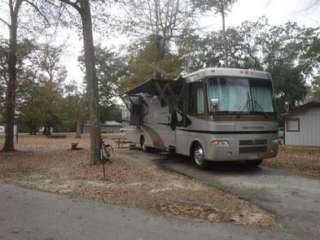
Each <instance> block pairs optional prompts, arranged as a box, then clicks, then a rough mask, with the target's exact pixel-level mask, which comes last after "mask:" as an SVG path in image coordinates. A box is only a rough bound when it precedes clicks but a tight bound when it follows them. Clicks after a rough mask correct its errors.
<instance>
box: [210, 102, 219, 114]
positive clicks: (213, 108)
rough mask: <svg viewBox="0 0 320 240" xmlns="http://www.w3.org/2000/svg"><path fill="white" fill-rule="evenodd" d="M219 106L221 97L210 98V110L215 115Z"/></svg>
mask: <svg viewBox="0 0 320 240" xmlns="http://www.w3.org/2000/svg"><path fill="white" fill-rule="evenodd" d="M218 106H219V98H211V99H210V106H209V107H210V112H212V113H213V114H214V115H215V114H216V111H217V109H218Z"/></svg>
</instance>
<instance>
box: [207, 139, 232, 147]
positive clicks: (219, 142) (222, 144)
mask: <svg viewBox="0 0 320 240" xmlns="http://www.w3.org/2000/svg"><path fill="white" fill-rule="evenodd" d="M211 143H212V144H213V145H216V146H217V147H230V144H229V141H227V140H213V141H211Z"/></svg>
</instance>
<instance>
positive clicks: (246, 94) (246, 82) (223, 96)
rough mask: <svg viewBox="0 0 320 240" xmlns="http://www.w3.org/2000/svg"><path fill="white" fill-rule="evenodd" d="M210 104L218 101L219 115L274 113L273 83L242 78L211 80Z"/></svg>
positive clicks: (209, 88)
mask: <svg viewBox="0 0 320 240" xmlns="http://www.w3.org/2000/svg"><path fill="white" fill-rule="evenodd" d="M207 96H208V103H210V101H211V100H212V99H217V100H218V104H217V113H237V114H239V113H244V114H246V113H248V114H252V113H256V114H258V113H273V112H274V109H273V104H272V83H271V81H269V80H263V79H250V78H240V77H220V78H211V79H209V81H208V94H207Z"/></svg>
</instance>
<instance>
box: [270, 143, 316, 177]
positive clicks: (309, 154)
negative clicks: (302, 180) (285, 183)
mask: <svg viewBox="0 0 320 240" xmlns="http://www.w3.org/2000/svg"><path fill="white" fill-rule="evenodd" d="M264 165H265V166H267V167H272V168H279V169H285V170H289V171H291V172H293V173H296V174H300V175H306V176H311V177H320V148H318V149H307V148H298V147H286V146H282V147H281V148H280V152H279V155H278V156H277V158H274V159H269V160H265V162H264Z"/></svg>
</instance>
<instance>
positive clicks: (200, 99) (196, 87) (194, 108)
mask: <svg viewBox="0 0 320 240" xmlns="http://www.w3.org/2000/svg"><path fill="white" fill-rule="evenodd" d="M189 89H190V90H189V113H190V114H191V115H202V114H204V113H205V110H204V91H203V85H202V82H196V83H191V84H190V86H189Z"/></svg>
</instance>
